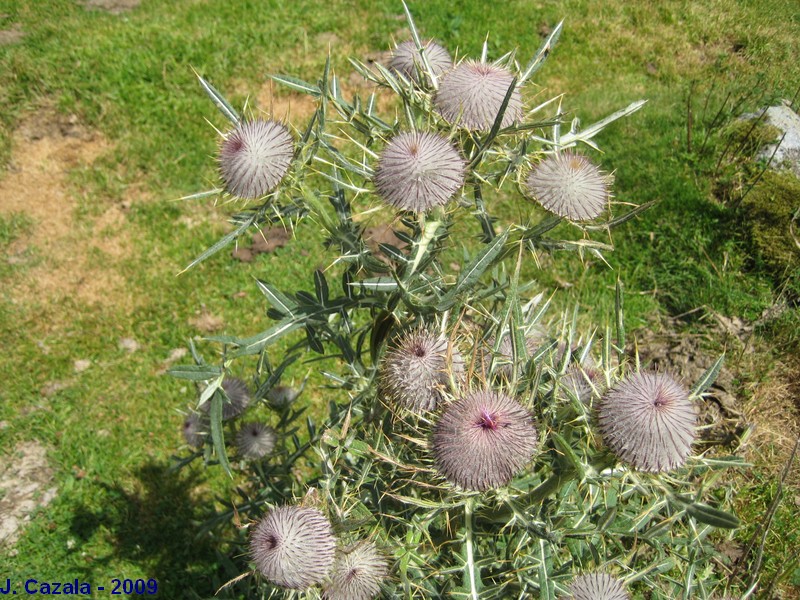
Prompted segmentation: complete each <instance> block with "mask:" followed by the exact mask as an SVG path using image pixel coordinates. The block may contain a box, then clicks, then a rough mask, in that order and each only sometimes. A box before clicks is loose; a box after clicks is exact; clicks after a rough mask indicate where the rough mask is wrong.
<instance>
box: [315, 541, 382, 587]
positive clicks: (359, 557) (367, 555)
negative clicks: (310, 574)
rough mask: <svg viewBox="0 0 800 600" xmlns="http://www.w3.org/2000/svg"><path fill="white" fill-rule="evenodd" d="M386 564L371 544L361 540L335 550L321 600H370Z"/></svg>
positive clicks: (379, 585)
mask: <svg viewBox="0 0 800 600" xmlns="http://www.w3.org/2000/svg"><path fill="white" fill-rule="evenodd" d="M388 572H389V567H388V565H387V564H386V558H384V557H383V556H382V555H381V553H380V552H379V551H378V549H377V548H376V547H375V544H373V543H372V542H362V543H360V544H358V545H357V546H356V547H354V548H352V549H350V550H348V551H346V552H339V553H338V554H337V556H336V560H335V562H334V563H333V569H332V570H331V575H330V583H329V584H328V585H327V586H326V587H325V593H324V595H323V598H324V599H325V600H372V599H373V598H376V597H377V596H378V594H379V593H380V591H381V581H383V580H384V579H385V578H386V575H387V573H388Z"/></svg>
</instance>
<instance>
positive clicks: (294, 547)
mask: <svg viewBox="0 0 800 600" xmlns="http://www.w3.org/2000/svg"><path fill="white" fill-rule="evenodd" d="M335 550H336V539H335V538H334V536H333V530H332V529H331V524H330V522H329V521H328V519H327V518H326V517H325V515H323V514H322V513H321V512H319V511H318V510H317V509H315V508H306V507H302V506H279V507H277V508H274V509H272V510H271V511H270V512H269V513H267V515H266V516H265V517H264V518H263V519H261V521H259V522H258V523H257V524H256V526H255V527H254V529H253V531H252V533H251V534H250V556H251V557H252V559H253V562H254V563H255V564H256V568H257V569H258V571H259V572H260V573H261V574H262V575H263V576H264V577H266V578H267V579H269V580H270V581H271V582H272V583H275V584H277V585H280V586H282V587H285V588H291V589H296V590H304V589H307V588H309V587H311V586H312V585H315V584H318V583H322V581H324V580H325V578H326V577H327V575H328V573H329V571H330V570H331V567H332V566H333V561H334V554H335Z"/></svg>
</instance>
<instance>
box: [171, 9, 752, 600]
mask: <svg viewBox="0 0 800 600" xmlns="http://www.w3.org/2000/svg"><path fill="white" fill-rule="evenodd" d="M404 7H405V5H404ZM405 12H406V17H407V21H408V26H409V33H410V39H409V40H407V41H403V42H401V43H400V44H398V45H397V46H396V47H395V49H394V52H393V56H392V58H391V60H390V62H389V64H387V65H381V64H375V65H374V66H368V65H366V64H364V63H362V62H360V61H358V60H356V59H351V65H352V67H353V68H354V69H355V71H356V72H357V73H359V74H360V75H361V76H363V77H364V78H365V80H366V81H367V82H368V83H369V84H370V85H372V86H374V88H375V89H376V92H375V93H371V94H370V95H369V96H367V97H361V96H359V95H354V96H352V97H351V96H349V95H347V94H346V93H345V91H344V90H343V88H342V86H341V83H340V79H339V78H338V76H337V75H336V74H335V73H334V72H333V69H332V68H331V66H330V59H329V60H328V62H327V63H326V66H325V69H324V72H323V73H322V75H321V77H320V78H319V80H318V81H316V82H308V81H303V80H300V79H297V78H294V77H289V76H282V75H275V76H273V79H274V80H275V81H276V82H279V83H281V84H283V85H286V86H288V87H289V88H290V89H292V90H295V91H299V92H302V93H305V94H308V95H310V96H311V97H313V98H314V99H315V100H316V101H317V109H316V111H315V113H314V114H313V116H312V117H311V118H310V119H309V122H308V123H307V125H305V126H304V127H302V128H300V129H298V130H296V131H291V130H289V129H288V127H287V126H285V125H283V124H280V123H277V122H275V121H272V120H269V119H265V118H263V117H261V116H258V115H256V116H253V115H245V116H240V115H239V113H238V112H237V111H236V110H235V109H234V108H233V107H232V106H231V104H230V103H229V102H228V101H227V100H226V99H225V97H224V95H223V94H222V93H220V92H219V91H218V90H217V89H216V88H215V87H214V86H212V84H211V83H209V82H208V81H207V80H206V79H204V78H202V77H200V83H201V86H202V87H203V89H204V90H205V92H206V93H207V94H208V95H209V96H210V97H211V99H212V100H213V102H214V103H215V104H216V106H217V107H218V108H219V109H220V111H221V112H222V114H223V115H224V117H225V118H227V119H228V120H229V121H230V122H231V124H232V128H231V129H230V131H229V133H226V134H223V135H222V141H221V145H220V154H219V165H220V178H221V183H220V186H219V187H217V188H215V189H213V190H210V191H209V192H202V193H200V194H194V195H193V196H191V197H192V198H200V197H203V196H218V195H221V196H223V197H225V198H230V199H231V200H232V203H233V205H234V206H237V207H238V209H237V212H236V214H234V215H233V217H232V220H233V223H234V225H235V227H234V229H233V231H232V232H231V233H229V234H228V235H226V236H225V237H224V238H222V239H221V240H220V241H219V242H217V243H216V244H214V245H213V246H212V247H211V248H209V249H208V250H206V251H205V252H203V253H202V254H201V255H200V256H198V257H197V258H196V259H194V261H192V263H191V264H190V265H189V266H190V267H191V266H193V265H195V264H197V263H198V262H201V261H203V260H205V259H207V258H208V257H209V256H211V255H212V254H214V253H216V252H218V251H219V250H221V249H222V248H224V247H226V246H227V245H228V244H230V243H232V242H233V241H234V240H236V239H237V237H239V236H241V235H243V234H245V233H246V232H247V231H249V230H250V229H251V228H260V227H263V226H268V225H271V224H275V223H283V224H286V226H289V227H291V228H292V229H293V230H294V231H295V232H296V234H298V235H300V234H302V231H303V227H310V226H313V227H321V228H322V229H323V232H324V235H325V238H326V241H325V247H326V249H327V252H328V253H329V254H328V267H327V268H325V269H321V270H317V271H315V272H314V273H313V274H310V276H309V281H308V282H307V284H306V285H305V286H302V287H301V289H286V288H285V287H283V286H281V285H278V284H277V283H276V282H274V281H270V280H269V278H268V277H267V276H266V274H265V278H264V279H259V280H258V281H257V283H256V285H257V287H258V289H259V290H260V291H261V292H262V293H263V294H264V296H265V298H266V300H267V302H268V305H269V307H268V311H267V316H268V318H269V322H268V323H266V324H265V329H264V330H263V331H261V332H260V333H256V334H252V335H247V336H244V337H238V336H232V335H227V336H223V337H218V338H209V339H208V340H207V341H206V342H205V343H204V345H203V346H202V347H199V348H198V347H196V346H195V345H192V347H191V350H192V356H193V359H194V364H188V365H181V366H178V367H175V368H173V369H172V374H173V375H175V376H176V377H181V378H185V379H189V380H192V381H194V382H196V384H197V394H198V398H196V399H194V401H193V402H192V406H191V407H190V408H191V409H197V408H200V409H201V411H200V412H197V413H196V414H198V415H205V412H207V413H208V417H207V418H208V428H207V431H208V433H207V435H202V436H198V437H197V438H195V437H193V436H192V437H191V438H190V437H189V433H192V431H193V430H191V431H190V432H189V433H187V431H186V429H184V433H186V435H187V441H188V440H190V439H191V440H192V442H190V445H193V446H194V445H197V446H199V447H198V448H196V449H195V450H193V451H192V452H191V453H190V454H188V455H185V456H184V457H183V458H182V460H181V462H182V463H188V462H191V461H192V460H196V459H202V460H203V461H204V463H205V464H207V465H209V466H212V465H219V466H220V467H221V468H222V469H224V470H225V471H226V472H227V473H229V474H230V475H231V477H234V478H235V479H236V481H237V487H236V496H235V497H234V498H233V500H231V502H230V503H226V504H227V505H228V508H226V509H220V510H219V511H218V512H217V513H216V514H215V515H214V516H213V517H211V518H210V520H209V523H208V524H207V527H209V528H214V529H221V530H224V531H227V534H228V535H232V536H234V537H235V538H236V541H237V543H240V544H241V545H243V546H246V547H247V548H249V552H246V553H241V552H240V553H239V554H238V555H236V556H235V557H234V558H233V561H232V562H231V563H230V564H231V565H232V567H233V568H232V572H230V573H229V575H230V578H231V580H232V581H231V584H230V585H229V586H227V587H225V588H224V589H223V590H221V591H220V594H231V595H234V596H235V597H250V598H257V597H258V598H261V597H282V595H285V596H286V597H297V596H296V595H294V594H295V592H296V590H304V591H305V593H307V594H308V597H311V598H328V599H336V598H352V599H359V600H360V599H362V598H363V599H367V598H378V597H383V598H442V597H455V598H469V599H472V600H477V599H478V598H531V597H533V598H543V599H548V600H550V599H555V598H560V597H573V598H580V599H583V598H593V599H594V598H598V599H599V598H626V597H628V594H635V593H637V591H638V590H642V589H648V590H649V593H650V595H651V596H650V597H652V598H710V597H712V595H713V594H716V593H719V592H721V591H722V590H723V589H724V588H725V587H726V586H728V585H729V584H730V582H729V581H728V578H727V577H726V574H725V572H724V571H723V570H722V569H720V568H719V564H720V563H719V562H718V561H717V560H716V558H717V555H716V550H715V546H714V542H715V540H717V539H721V538H722V537H724V536H725V535H726V532H727V531H728V530H730V529H732V528H735V527H736V526H737V524H738V521H737V519H736V517H734V516H733V515H731V514H730V513H729V512H727V511H726V509H725V506H724V504H725V502H724V501H725V499H726V498H725V490H724V488H720V487H719V486H717V485H716V484H717V483H718V482H719V480H720V477H721V476H722V474H723V473H724V467H731V466H741V465H742V463H741V461H740V460H738V459H737V458H735V457H719V456H715V455H714V454H713V452H714V449H713V448H710V447H708V446H707V445H703V443H702V440H701V436H700V433H699V432H698V428H697V425H696V422H695V416H694V415H695V411H696V407H697V405H698V404H699V403H701V402H703V394H704V392H705V390H706V389H708V387H709V386H710V385H711V383H712V382H713V379H714V377H715V376H716V374H717V373H718V371H719V369H720V367H721V364H722V361H721V359H720V361H718V362H717V363H716V364H715V366H714V367H713V368H712V369H710V370H709V371H708V372H707V373H706V374H705V375H704V376H703V378H702V379H701V380H700V381H699V382H685V383H679V382H678V381H677V379H676V378H675V377H672V376H671V375H669V374H665V373H654V372H652V371H650V370H648V368H647V366H646V365H644V366H643V365H640V364H639V358H638V356H637V355H636V353H635V352H634V351H632V350H631V344H630V341H629V340H628V339H627V338H626V333H625V327H624V312H623V288H622V285H621V284H620V285H618V287H617V290H616V298H615V300H616V307H617V308H616V311H615V313H614V314H612V315H609V316H608V319H607V323H606V324H598V325H596V326H593V327H590V328H586V327H585V326H582V325H579V323H581V322H582V321H581V319H579V318H578V317H577V314H574V315H573V316H572V317H571V318H570V317H568V316H564V317H561V318H559V317H558V316H554V315H552V314H551V312H552V311H551V306H550V305H551V299H552V296H551V297H550V298H548V297H547V293H546V292H547V290H539V289H536V287H535V283H534V282H533V281H532V276H530V275H529V273H530V271H531V269H532V268H533V267H532V265H533V264H534V263H535V261H534V260H532V259H531V253H533V252H535V253H543V252H549V253H552V254H553V256H554V257H557V256H558V254H559V253H560V252H564V251H574V252H578V253H580V254H581V255H583V254H585V253H589V254H592V255H595V256H598V257H600V258H603V260H605V254H606V253H608V252H610V251H611V250H612V249H613V248H612V246H611V245H610V243H609V241H608V240H609V236H608V232H609V230H610V229H612V228H613V227H614V225H616V224H617V223H620V222H622V221H625V220H628V219H631V218H632V217H634V216H635V215H636V214H638V213H639V212H640V211H642V210H645V209H646V208H647V206H637V207H634V208H626V207H624V206H621V205H620V204H617V203H615V202H614V200H613V194H612V190H611V184H612V181H611V178H610V177H609V176H608V175H605V174H604V172H603V171H601V169H600V167H598V166H596V164H597V162H598V160H599V158H598V157H597V155H596V153H595V152H594V150H595V148H596V146H595V142H594V141H593V138H594V137H595V136H596V135H597V133H599V132H600V131H601V130H603V129H604V128H606V127H607V126H609V125H611V124H612V123H613V122H615V121H616V120H618V119H620V118H623V117H626V116H628V115H630V114H632V113H634V112H636V111H637V110H638V109H640V108H641V107H642V106H643V104H644V102H642V101H637V102H633V103H632V104H630V105H629V106H628V107H626V108H623V109H621V110H619V111H617V112H615V113H613V114H611V115H609V116H608V117H606V118H604V119H602V120H601V121H599V122H597V123H594V124H591V125H589V126H588V127H582V126H581V124H580V122H579V121H578V120H577V119H573V120H572V121H568V120H567V119H566V117H565V112H564V110H562V101H563V99H562V98H561V97H556V98H552V99H549V100H545V101H536V102H535V103H534V101H533V98H532V94H531V93H530V89H529V86H528V84H529V82H530V81H531V80H532V78H533V77H534V75H536V73H537V72H538V71H539V69H540V68H541V67H542V66H543V64H544V63H545V59H546V58H547V57H548V56H550V55H551V54H552V50H553V48H554V45H555V43H556V41H557V39H558V37H559V35H560V33H561V29H562V24H561V23H559V24H558V25H557V26H555V27H554V28H553V29H552V33H551V34H550V35H549V37H548V38H547V39H546V40H545V41H544V43H543V44H542V46H541V48H540V49H539V51H538V52H537V53H536V54H535V55H534V56H533V57H532V58H531V60H530V61H529V62H527V63H524V64H520V63H518V62H517V60H516V54H515V53H514V52H513V51H510V52H509V53H508V54H505V55H504V56H501V57H499V58H496V59H494V60H490V57H489V56H488V54H489V52H488V45H484V48H483V51H482V53H481V56H479V57H457V58H456V60H455V61H454V62H453V63H452V64H451V63H450V61H451V58H450V57H451V56H452V55H451V54H450V53H449V52H448V51H447V50H445V49H444V48H441V47H440V46H439V45H438V44H435V43H433V42H430V41H428V40H427V39H423V38H422V37H421V36H420V33H419V31H418V30H417V27H416V24H415V22H414V20H413V18H412V16H411V14H410V12H409V11H408V9H407V8H405ZM445 57H446V58H445ZM378 90H380V93H390V94H392V95H393V96H394V98H395V101H396V105H395V106H396V111H395V113H394V115H391V114H379V112H378V110H377V102H376V93H377V91H378ZM619 168H620V169H624V168H625V167H624V165H619ZM508 197H511V198H515V199H517V201H518V203H519V205H520V206H523V207H525V209H526V210H528V211H529V214H528V215H527V217H525V218H524V219H523V220H522V221H521V222H515V221H509V220H507V219H502V218H500V217H498V216H497V215H498V212H497V211H495V204H496V202H499V200H498V199H499V198H508ZM375 214H381V215H383V216H384V217H385V218H386V219H387V220H388V221H389V222H390V226H391V228H392V231H393V233H394V236H395V238H396V239H398V240H401V241H402V247H399V246H398V245H392V244H390V243H381V244H377V246H376V245H375V244H372V245H371V244H368V243H367V242H366V239H365V231H366V230H367V228H368V226H369V223H370V219H371V218H372V217H373V215H375ZM472 219H475V220H476V222H477V228H476V230H477V231H479V232H480V233H479V234H478V235H477V236H476V237H475V238H473V239H469V240H463V239H455V238H456V235H457V233H458V232H461V231H463V229H459V228H458V227H459V224H463V223H464V222H465V221H470V220H472ZM575 232H577V233H578V234H579V235H578V237H579V238H580V239H577V240H576V239H575V237H576V236H575V235H574V233H575ZM562 234H563V235H562ZM595 236H597V237H600V239H595ZM462 242H463V244H462ZM459 246H462V247H459ZM454 248H458V250H459V251H460V252H461V256H462V258H461V260H460V264H459V265H458V266H459V268H458V270H457V271H456V272H455V273H453V270H452V268H450V266H449V265H450V264H451V263H452V262H453V257H452V252H453V250H454ZM309 290H311V291H309ZM279 341H281V342H282V345H281V346H280V350H278V349H277V347H278V346H277V344H276V343H277V342H279ZM211 348H216V350H217V351H216V353H214V352H212V351H211ZM212 355H214V356H215V358H214V359H210V358H208V357H209V356H212ZM308 369H311V370H315V371H317V374H316V375H314V376H312V381H313V380H318V381H325V385H324V386H320V387H319V389H318V390H317V391H316V392H313V393H312V394H304V395H303V396H300V397H298V393H297V392H295V391H294V390H293V388H292V387H291V386H290V384H289V383H288V382H287V381H284V380H288V379H289V378H290V377H294V376H296V375H297V374H298V373H299V372H300V371H306V370H308ZM234 372H236V373H242V372H248V373H249V375H248V376H247V377H245V378H244V380H240V381H241V385H238V384H233V383H232V382H233V381H236V379H235V378H233V377H232V375H231V373H234ZM684 385H692V387H691V388H690V389H688V388H686V387H684ZM250 390H253V391H252V392H251V391H250ZM245 392H246V393H245ZM245 398H246V401H245ZM203 411H205V412H203ZM306 413H308V414H306ZM256 416H257V417H258V418H256ZM303 417H305V423H301V421H302V419H303ZM245 419H247V420H246V421H245ZM237 421H242V422H244V423H245V424H244V425H242V424H241V423H239V424H238V426H237ZM190 429H191V428H190ZM256 440H258V441H256ZM195 441H196V442H197V444H194V442H195ZM237 455H238V456H245V457H247V459H248V460H242V461H235V460H232V459H233V458H234V457H235V456H237ZM231 504H232V505H233V506H232V507H231ZM234 522H235V523H237V524H238V525H239V527H236V528H233V527H231V523H234ZM226 527H227V529H226Z"/></svg>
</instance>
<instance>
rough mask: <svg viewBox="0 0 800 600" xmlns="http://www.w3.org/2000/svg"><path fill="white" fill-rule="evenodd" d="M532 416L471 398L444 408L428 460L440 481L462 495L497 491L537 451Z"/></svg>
mask: <svg viewBox="0 0 800 600" xmlns="http://www.w3.org/2000/svg"><path fill="white" fill-rule="evenodd" d="M538 440H539V436H538V434H537V432H536V427H535V425H534V420H533V416H532V415H531V414H530V412H528V411H527V410H526V409H525V408H524V407H523V406H522V405H521V404H520V403H519V402H517V401H516V400H515V399H513V398H510V397H509V396H506V395H505V394H501V393H498V392H494V391H490V390H487V391H482V392H472V393H469V394H467V395H466V396H463V397H461V398H459V399H458V400H456V401H455V402H452V403H451V404H449V405H448V406H447V407H446V408H445V411H444V413H442V415H441V417H440V418H439V420H438V422H437V423H436V426H435V427H434V430H433V458H434V462H435V464H436V468H437V469H438V470H439V472H440V473H441V474H442V475H444V477H445V478H446V479H447V480H448V481H450V482H451V483H454V484H456V485H458V486H460V487H461V488H463V489H465V490H477V491H485V490H488V489H493V488H498V487H502V486H504V485H506V484H508V482H510V481H511V479H513V477H514V476H515V475H516V474H517V473H518V472H519V471H520V470H521V469H522V467H524V466H525V464H526V463H527V462H528V461H529V460H530V459H531V457H532V456H533V454H534V452H535V451H536V448H537V446H538Z"/></svg>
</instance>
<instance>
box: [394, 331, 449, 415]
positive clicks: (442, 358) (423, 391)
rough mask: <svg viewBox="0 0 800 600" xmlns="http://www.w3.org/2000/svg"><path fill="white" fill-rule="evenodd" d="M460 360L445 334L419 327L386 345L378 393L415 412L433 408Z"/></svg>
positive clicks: (396, 404) (447, 385)
mask: <svg viewBox="0 0 800 600" xmlns="http://www.w3.org/2000/svg"><path fill="white" fill-rule="evenodd" d="M463 372H464V360H463V359H462V357H461V354H460V353H459V352H458V350H457V349H456V348H455V347H453V346H451V345H450V344H449V343H448V340H447V338H445V337H443V336H440V335H435V334H432V333H429V332H427V331H425V330H424V329H419V330H416V331H413V332H411V333H409V334H407V335H406V336H405V337H403V338H402V339H401V340H400V343H399V344H398V345H397V346H396V347H394V348H392V349H390V350H389V351H388V352H387V353H386V356H385V357H384V359H383V363H382V365H381V371H380V380H379V384H380V393H381V395H382V396H383V397H384V398H385V399H386V400H388V403H389V404H391V405H395V406H401V407H405V408H408V409H410V410H412V411H414V412H416V413H421V412H424V411H430V410H433V409H435V408H436V406H437V404H438V403H439V402H440V400H441V398H442V390H443V389H446V388H448V387H449V386H450V380H451V377H450V375H451V373H452V374H453V376H454V377H455V378H456V379H458V378H460V377H461V376H462V374H463Z"/></svg>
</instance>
